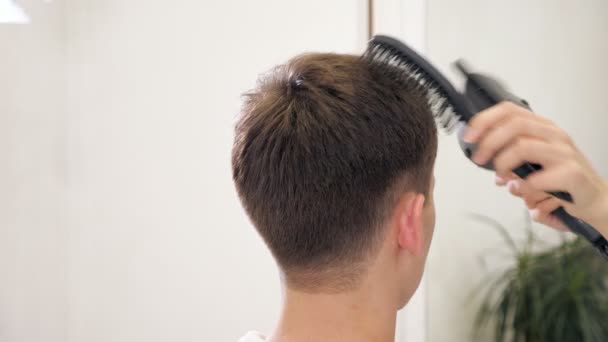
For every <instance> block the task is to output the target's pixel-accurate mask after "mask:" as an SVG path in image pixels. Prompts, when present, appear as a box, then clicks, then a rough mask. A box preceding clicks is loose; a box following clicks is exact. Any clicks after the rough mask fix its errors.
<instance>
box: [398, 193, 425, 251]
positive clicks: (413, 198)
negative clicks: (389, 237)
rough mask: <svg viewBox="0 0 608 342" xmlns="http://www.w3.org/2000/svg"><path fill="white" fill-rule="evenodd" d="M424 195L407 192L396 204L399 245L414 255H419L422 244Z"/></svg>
mask: <svg viewBox="0 0 608 342" xmlns="http://www.w3.org/2000/svg"><path fill="white" fill-rule="evenodd" d="M424 200H425V198H424V195H422V194H412V193H409V194H407V195H404V196H403V197H402V199H401V201H400V203H399V205H398V206H397V210H398V211H399V212H398V213H396V214H397V225H398V230H399V233H398V234H399V235H398V236H399V237H398V239H399V247H401V248H403V249H405V250H408V251H409V252H410V253H412V254H413V255H415V256H418V255H421V254H422V252H423V246H424V234H423V231H422V230H423V222H422V210H423V207H424Z"/></svg>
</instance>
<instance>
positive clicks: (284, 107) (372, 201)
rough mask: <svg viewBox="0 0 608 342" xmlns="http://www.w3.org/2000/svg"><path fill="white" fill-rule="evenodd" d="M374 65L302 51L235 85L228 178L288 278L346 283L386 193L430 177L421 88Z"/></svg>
mask: <svg viewBox="0 0 608 342" xmlns="http://www.w3.org/2000/svg"><path fill="white" fill-rule="evenodd" d="M382 68H384V69H385V70H384V71H386V68H392V67H391V66H390V65H386V66H379V65H373V64H371V63H370V62H369V61H366V60H364V59H362V58H361V57H358V56H352V55H341V54H305V55H301V56H298V57H296V58H294V59H292V60H290V61H289V62H288V63H286V64H284V65H281V66H278V67H277V68H275V69H273V70H272V71H271V72H270V73H268V74H267V75H265V76H263V77H262V78H261V79H260V80H259V82H258V85H257V87H256V88H255V89H254V90H252V91H251V92H249V93H248V94H246V95H245V101H244V105H243V108H242V112H241V115H240V116H239V118H238V122H237V124H236V129H235V131H236V132H235V133H236V134H235V142H234V147H233V151H232V168H233V178H234V182H235V184H236V188H237V191H238V193H239V196H240V199H241V201H242V204H243V206H244V207H245V210H246V211H247V213H248V215H249V217H250V219H251V220H252V222H253V224H254V225H255V227H256V229H257V230H258V232H259V234H260V235H261V236H262V238H263V239H264V241H265V242H266V244H267V245H268V247H269V248H270V250H271V252H272V254H273V255H274V257H275V259H276V261H277V263H278V264H279V267H280V268H281V269H282V271H283V275H284V276H285V277H286V280H287V283H288V285H290V286H292V287H300V288H304V289H314V288H317V287H319V286H324V285H329V286H339V287H344V286H349V284H352V283H353V282H354V281H355V280H356V278H357V275H358V274H360V273H361V269H363V268H364V264H365V261H366V259H367V258H366V256H368V255H369V253H370V252H372V251H373V250H374V248H373V247H374V246H375V245H378V244H377V243H375V242H376V241H378V237H379V236H380V234H378V233H379V230H380V228H381V226H382V223H383V222H384V220H386V218H387V215H388V212H389V211H390V210H392V208H393V207H394V205H395V199H396V198H395V193H396V192H397V194H401V193H404V192H405V191H408V190H413V191H417V192H420V193H427V191H428V189H429V186H430V182H431V178H432V169H433V164H434V160H435V155H436V151H437V131H436V126H435V122H434V119H433V116H432V114H431V110H430V107H429V106H428V104H427V101H426V98H425V94H424V93H423V91H422V90H421V89H420V88H419V87H418V86H417V85H416V83H415V82H414V81H413V80H411V79H409V78H408V77H395V76H394V73H391V72H382V70H381V69H382ZM393 71H394V70H393ZM391 75H392V76H391ZM403 180H405V181H403Z"/></svg>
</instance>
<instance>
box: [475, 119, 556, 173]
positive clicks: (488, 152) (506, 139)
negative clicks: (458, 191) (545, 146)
mask: <svg viewBox="0 0 608 342" xmlns="http://www.w3.org/2000/svg"><path fill="white" fill-rule="evenodd" d="M517 137H534V138H538V139H541V140H544V141H548V142H549V141H555V140H558V139H559V140H561V139H563V135H562V134H561V132H560V131H559V129H557V128H556V127H555V126H553V125H551V124H548V123H546V122H542V121H538V120H535V117H534V116H530V115H525V116H524V115H517V116H513V117H510V118H507V119H505V120H503V121H502V122H501V123H500V125H499V126H497V127H495V128H493V129H490V130H488V131H487V133H486V134H485V135H483V137H481V138H480V139H479V140H478V145H477V149H476V151H475V154H474V155H473V160H474V161H475V162H476V163H477V164H485V163H487V162H488V161H489V160H491V159H492V158H493V157H494V155H495V154H496V153H498V151H500V150H501V149H503V148H504V147H505V146H507V145H508V144H510V143H512V142H513V141H514V140H515V139H516V138H517Z"/></svg>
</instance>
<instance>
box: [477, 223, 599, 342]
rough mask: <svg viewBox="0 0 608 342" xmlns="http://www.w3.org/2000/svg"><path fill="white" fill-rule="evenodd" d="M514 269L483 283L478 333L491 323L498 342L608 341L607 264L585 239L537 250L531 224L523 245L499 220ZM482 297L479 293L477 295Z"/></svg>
mask: <svg viewBox="0 0 608 342" xmlns="http://www.w3.org/2000/svg"><path fill="white" fill-rule="evenodd" d="M478 218H479V219H481V220H484V221H485V222H487V223H489V224H490V225H492V226H493V227H495V228H496V229H497V230H498V231H499V232H500V233H501V235H502V236H503V238H504V240H505V242H506V245H507V246H509V247H508V248H509V249H510V251H511V252H512V255H513V259H512V262H513V265H512V266H510V267H509V268H507V269H506V270H503V271H501V272H500V274H499V275H498V276H497V275H495V274H494V275H490V279H489V281H486V282H484V284H482V288H483V289H484V291H481V295H482V296H483V297H482V298H483V300H482V305H481V307H480V309H479V311H478V313H477V318H476V321H475V327H476V331H477V332H478V333H479V332H480V331H481V330H482V327H484V326H486V325H488V324H489V325H490V326H491V327H492V329H493V332H494V336H495V341H498V342H506V341H512V342H545V341H552V342H553V341H576V342H580V341H608V286H607V285H608V283H607V276H608V262H606V260H604V259H603V258H601V257H600V256H599V254H597V252H596V251H595V250H594V249H593V248H592V247H591V246H589V244H588V243H587V242H586V241H584V240H582V239H580V238H575V239H568V238H564V239H563V241H562V242H561V244H559V245H558V246H555V247H548V248H547V247H545V248H544V249H543V250H540V251H539V249H538V246H539V240H538V238H537V237H536V235H535V234H534V232H533V230H532V228H531V223H530V222H528V224H527V227H526V228H527V239H526V241H525V242H524V243H523V244H522V245H521V246H518V244H517V243H516V242H515V239H513V237H512V236H511V235H510V234H509V233H508V231H507V229H506V228H505V227H504V226H502V225H501V224H499V223H498V222H496V221H494V220H492V219H489V218H487V217H483V216H478ZM478 293H479V292H478Z"/></svg>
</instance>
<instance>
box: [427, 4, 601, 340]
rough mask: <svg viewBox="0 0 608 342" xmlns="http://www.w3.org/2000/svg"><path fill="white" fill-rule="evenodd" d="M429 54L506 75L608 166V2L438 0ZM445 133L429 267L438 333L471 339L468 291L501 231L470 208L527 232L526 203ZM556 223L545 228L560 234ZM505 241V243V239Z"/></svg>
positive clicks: (435, 336) (433, 329) (432, 9)
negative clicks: (495, 182)
mask: <svg viewBox="0 0 608 342" xmlns="http://www.w3.org/2000/svg"><path fill="white" fill-rule="evenodd" d="M427 13H428V54H429V56H430V58H431V59H432V60H433V61H434V62H436V63H437V64H438V65H439V66H440V67H441V68H442V69H443V70H445V71H446V72H449V73H450V74H451V75H455V73H453V72H451V71H450V69H449V64H450V63H451V62H453V61H454V60H456V59H457V58H459V57H464V58H466V59H467V60H469V61H470V62H471V64H472V65H473V66H475V67H477V68H478V69H479V70H480V71H488V72H491V73H493V74H495V75H497V76H499V77H500V78H502V79H503V80H504V81H505V82H506V83H507V84H508V86H509V87H510V89H511V90H513V91H514V92H515V93H516V94H519V95H520V96H522V97H524V98H526V99H527V100H528V101H529V102H530V103H531V104H532V107H533V108H534V109H535V110H536V111H537V112H539V113H542V114H543V115H545V116H547V117H549V118H551V119H552V120H554V121H555V122H557V123H558V124H560V125H561V126H563V127H564V128H565V129H566V130H568V131H569V132H570V133H571V135H572V136H573V137H574V139H575V140H576V141H577V142H578V144H579V147H580V148H581V149H582V150H583V151H585V152H586V153H587V154H588V156H589V157H590V159H591V160H592V161H593V162H594V164H595V165H596V166H597V168H598V169H599V170H600V171H601V172H602V174H603V175H604V176H608V154H606V153H605V148H604V146H605V141H606V139H605V127H607V126H608V112H607V111H606V106H605V103H604V98H605V89H606V86H605V83H606V79H608V67H607V66H606V60H608V21H606V15H607V14H608V2H605V1H602V0H595V1H592V0H585V1H576V2H573V1H554V0H544V1H525V0H514V1H507V2H505V1H486V0H460V1H451V0H428V9H427ZM455 139H456V138H455V137H454V136H448V137H442V139H441V142H440V147H439V157H438V161H437V167H436V179H437V185H436V199H437V211H438V220H437V230H436V234H435V240H434V243H433V246H432V248H431V253H430V260H429V264H428V269H427V276H428V279H427V281H428V291H429V293H428V301H429V308H428V310H429V313H428V314H429V318H428V321H429V341H437V342H440V341H441V342H443V341H453V342H458V341H471V340H472V338H471V336H470V332H471V326H472V321H473V315H474V312H475V309H476V307H477V304H478V302H477V301H475V300H474V301H469V300H468V299H469V297H468V295H470V294H471V293H472V290H473V288H474V287H475V286H476V285H479V283H480V280H481V277H482V275H483V274H485V272H484V271H483V269H482V267H481V266H480V263H479V257H480V255H482V253H483V252H484V251H486V252H485V253H486V255H494V257H491V258H490V260H489V261H490V263H499V262H500V260H501V257H500V256H496V253H498V252H499V250H500V248H501V247H500V246H501V244H500V239H499V238H498V237H497V234H496V232H495V231H494V230H493V229H492V228H490V227H488V226H484V225H481V224H479V223H477V222H475V221H473V220H472V219H470V218H468V217H467V213H468V212H476V213H482V214H486V215H488V216H490V217H493V218H496V219H498V220H499V221H500V222H502V223H503V224H505V225H506V226H507V227H509V228H512V231H513V232H514V233H515V234H518V235H519V236H521V235H522V232H523V230H522V226H523V217H524V216H523V212H524V209H523V206H522V205H521V204H520V203H519V202H518V201H516V200H514V199H512V198H510V197H509V195H508V194H507V192H506V190H503V189H498V188H495V187H494V186H493V175H492V174H491V173H489V172H486V171H483V170H481V169H477V168H476V167H474V166H473V165H472V164H470V163H469V162H468V161H467V160H466V159H465V158H464V157H463V156H462V154H461V152H460V150H459V147H458V144H457V142H456V140H455ZM551 235H553V233H552V232H549V231H547V233H546V234H545V236H547V238H550V236H551ZM503 251H504V249H503Z"/></svg>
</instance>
